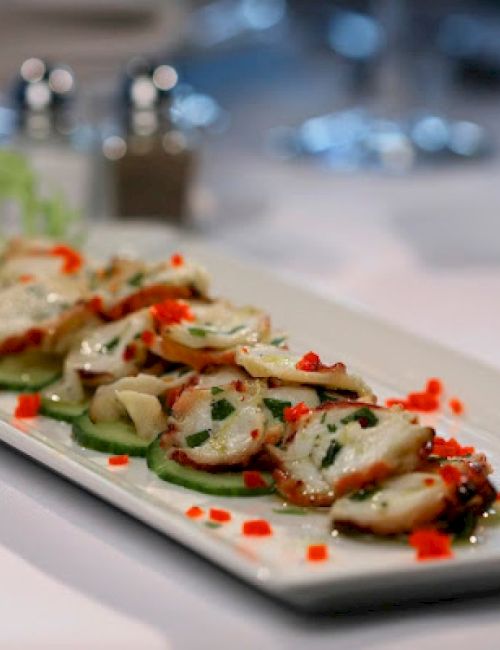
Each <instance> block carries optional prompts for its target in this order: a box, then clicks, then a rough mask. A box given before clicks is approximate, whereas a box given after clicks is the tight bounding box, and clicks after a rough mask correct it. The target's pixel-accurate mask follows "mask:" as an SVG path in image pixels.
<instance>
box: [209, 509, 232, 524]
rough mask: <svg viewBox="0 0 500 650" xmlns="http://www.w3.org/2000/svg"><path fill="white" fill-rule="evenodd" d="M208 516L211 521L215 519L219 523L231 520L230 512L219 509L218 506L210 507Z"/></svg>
mask: <svg viewBox="0 0 500 650" xmlns="http://www.w3.org/2000/svg"><path fill="white" fill-rule="evenodd" d="M209 517H210V519H211V520H212V521H217V522H218V523H219V524H222V523H225V522H227V521H231V513H230V512H228V511H227V510H220V509H219V508H210V512H209Z"/></svg>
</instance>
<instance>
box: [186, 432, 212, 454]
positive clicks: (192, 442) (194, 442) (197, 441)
mask: <svg viewBox="0 0 500 650" xmlns="http://www.w3.org/2000/svg"><path fill="white" fill-rule="evenodd" d="M209 438H210V429H204V430H203V431H198V432H197V433H192V434H191V435H190V436H186V442H187V446H188V447H191V449H193V447H199V446H200V445H202V444H203V443H204V442H205V440H208V439H209Z"/></svg>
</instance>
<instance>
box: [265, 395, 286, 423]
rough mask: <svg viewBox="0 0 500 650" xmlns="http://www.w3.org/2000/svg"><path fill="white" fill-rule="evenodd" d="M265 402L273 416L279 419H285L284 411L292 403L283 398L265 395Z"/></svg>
mask: <svg viewBox="0 0 500 650" xmlns="http://www.w3.org/2000/svg"><path fill="white" fill-rule="evenodd" d="M263 402H264V404H265V405H266V406H267V408H268V409H269V410H270V411H271V413H272V416H273V418H276V419H277V420H281V421H282V422H284V421H285V418H284V415H283V411H284V410H285V409H286V408H288V407H290V406H291V405H292V403H291V402H285V401H284V400H281V399H273V398H272V397H264V399H263Z"/></svg>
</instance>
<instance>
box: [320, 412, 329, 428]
mask: <svg viewBox="0 0 500 650" xmlns="http://www.w3.org/2000/svg"><path fill="white" fill-rule="evenodd" d="M325 420H326V413H323V415H322V416H321V424H325ZM328 426H330V425H328Z"/></svg>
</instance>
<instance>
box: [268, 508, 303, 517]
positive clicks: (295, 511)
mask: <svg viewBox="0 0 500 650" xmlns="http://www.w3.org/2000/svg"><path fill="white" fill-rule="evenodd" d="M273 512H275V513H276V514H277V515H297V516H303V515H307V514H309V511H308V509H307V508H295V507H293V506H288V507H286V508H273Z"/></svg>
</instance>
